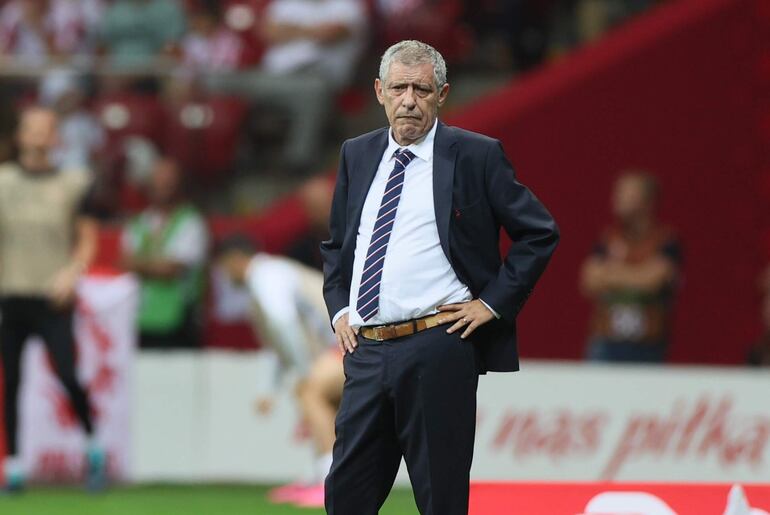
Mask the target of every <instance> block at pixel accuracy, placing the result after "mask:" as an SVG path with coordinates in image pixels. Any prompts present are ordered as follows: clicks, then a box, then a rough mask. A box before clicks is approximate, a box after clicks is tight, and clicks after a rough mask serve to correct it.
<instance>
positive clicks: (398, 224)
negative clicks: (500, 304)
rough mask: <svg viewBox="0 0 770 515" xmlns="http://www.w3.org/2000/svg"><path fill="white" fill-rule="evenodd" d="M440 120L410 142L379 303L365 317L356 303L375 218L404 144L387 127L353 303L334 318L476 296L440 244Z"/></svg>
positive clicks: (361, 234)
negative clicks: (436, 198) (436, 154)
mask: <svg viewBox="0 0 770 515" xmlns="http://www.w3.org/2000/svg"><path fill="white" fill-rule="evenodd" d="M436 126H437V123H434V124H433V128H432V129H431V130H430V132H429V133H428V134H427V136H425V138H424V139H423V140H422V141H420V142H418V143H414V144H412V145H409V146H408V147H406V148H407V149H409V150H410V151H411V152H412V153H413V154H414V155H415V158H414V159H413V160H412V162H411V163H409V166H407V167H406V171H405V173H404V187H403V190H402V193H401V199H400V200H399V204H398V210H397V211H396V219H395V222H394V224H393V232H392V233H391V235H390V241H389V242H388V248H387V250H386V253H385V262H384V264H383V270H382V280H381V283H380V299H379V303H380V308H379V311H378V312H377V314H376V315H375V316H373V317H372V318H370V319H369V320H368V321H366V322H365V323H364V321H363V320H362V318H361V316H360V315H359V314H358V313H357V312H356V310H355V309H351V307H353V308H354V307H355V305H356V300H357V299H358V288H359V285H360V283H361V273H362V269H363V265H364V261H365V260H366V251H367V249H368V248H369V243H370V240H371V237H372V231H373V230H374V222H375V220H376V219H377V212H378V211H379V209H380V203H381V202H382V196H383V193H384V192H385V184H386V183H387V182H388V177H389V176H390V173H391V172H392V171H393V167H394V165H395V159H394V158H393V153H394V152H395V151H396V150H397V149H399V148H403V147H401V146H400V145H398V143H396V141H395V140H394V139H393V134H392V131H388V148H387V149H385V153H384V154H383V155H382V159H381V160H380V165H379V167H378V168H377V174H376V175H375V176H374V181H373V182H372V185H371V187H370V188H369V193H368V194H367V195H366V201H365V202H364V208H363V211H362V212H361V222H360V224H359V226H358V236H357V238H356V251H355V257H354V261H353V280H352V283H351V285H350V286H351V287H350V304H349V306H348V307H347V308H344V309H342V310H340V312H339V313H337V314H336V315H335V316H334V319H333V322H336V321H337V319H339V317H340V316H342V315H343V314H345V313H346V312H349V313H350V317H349V324H350V325H351V326H354V327H360V326H362V325H383V324H390V323H393V322H402V321H405V320H411V319H414V318H419V317H423V316H426V315H430V314H433V313H436V312H437V311H438V310H437V309H436V308H437V307H438V306H440V305H442V304H450V303H454V302H465V301H469V300H471V298H472V297H471V292H470V290H469V289H468V287H467V286H466V285H464V284H463V283H462V282H460V279H458V278H457V274H455V272H454V270H453V269H452V265H451V264H450V263H449V260H448V259H447V257H446V255H445V254H444V251H443V250H442V248H441V241H440V240H439V235H438V227H437V226H436V211H435V209H434V204H433V142H434V140H435V137H436Z"/></svg>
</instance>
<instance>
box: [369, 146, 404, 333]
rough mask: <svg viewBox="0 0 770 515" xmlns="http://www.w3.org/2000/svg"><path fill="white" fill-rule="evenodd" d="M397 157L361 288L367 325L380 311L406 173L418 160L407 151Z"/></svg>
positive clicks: (398, 151)
mask: <svg viewBox="0 0 770 515" xmlns="http://www.w3.org/2000/svg"><path fill="white" fill-rule="evenodd" d="M393 157H394V158H395V159H396V165H395V166H394V167H393V171H392V172H390V177H388V182H387V184H386V185H385V193H384V194H383V195H382V202H381V203H380V210H379V211H378V212H377V220H375V222H374V230H373V231H372V239H371V240H370V242H369V249H368V250H367V251H366V260H365V261H364V270H363V272H362V274H361V284H360V285H359V286H358V293H359V295H358V300H357V301H356V311H357V312H358V314H359V315H360V316H361V318H362V319H363V321H364V322H366V321H367V320H369V319H370V318H372V317H373V316H374V315H376V314H377V312H378V311H379V310H380V302H379V301H380V282H381V280H382V266H383V264H384V262H385V252H386V251H387V248H388V242H389V241H390V233H391V232H392V231H393V222H394V221H395V220H396V210H397V209H398V201H399V199H400V198H401V190H402V189H403V187H404V170H405V169H406V167H407V166H409V163H410V162H411V161H412V159H414V154H412V153H411V152H410V151H409V150H406V149H398V150H396V152H395V153H394V154H393Z"/></svg>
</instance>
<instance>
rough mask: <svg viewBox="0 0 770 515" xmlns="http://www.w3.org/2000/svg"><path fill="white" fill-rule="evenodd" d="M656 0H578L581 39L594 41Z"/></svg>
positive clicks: (578, 22) (578, 23) (577, 11)
mask: <svg viewBox="0 0 770 515" xmlns="http://www.w3.org/2000/svg"><path fill="white" fill-rule="evenodd" d="M655 2H656V0H578V1H577V9H576V16H577V26H578V32H579V34H580V39H581V40H583V41H593V40H595V39H596V38H598V37H599V36H601V35H602V34H603V33H604V32H606V31H607V30H608V29H610V28H611V27H612V26H614V25H617V24H618V23H620V22H622V21H624V20H626V19H627V18H629V17H631V16H633V15H635V14H638V13H640V12H642V11H644V10H645V9H647V8H649V7H650V6H651V5H652V4H654V3H655Z"/></svg>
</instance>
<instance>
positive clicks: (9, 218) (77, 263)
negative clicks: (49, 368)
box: [0, 107, 106, 491]
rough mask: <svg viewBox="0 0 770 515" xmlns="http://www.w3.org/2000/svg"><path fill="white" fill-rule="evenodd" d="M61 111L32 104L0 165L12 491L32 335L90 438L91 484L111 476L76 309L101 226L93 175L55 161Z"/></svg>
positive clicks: (0, 292) (1, 345)
mask: <svg viewBox="0 0 770 515" xmlns="http://www.w3.org/2000/svg"><path fill="white" fill-rule="evenodd" d="M57 140H58V134H57V117H56V114H55V113H54V112H53V111H51V110H49V109H45V108H40V107H33V108H29V109H27V110H26V111H24V112H23V113H22V115H21V121H20V124H19V130H18V134H17V144H18V157H17V158H16V159H15V160H13V161H10V162H6V163H4V164H2V165H0V312H1V313H2V322H0V358H2V365H3V380H4V401H5V403H4V418H3V421H4V424H5V438H6V452H7V454H8V455H7V456H6V458H5V461H4V469H5V478H6V489H7V490H9V491H19V490H21V489H22V487H23V486H24V478H25V471H24V470H23V467H22V465H21V461H20V457H19V448H18V392H19V384H20V382H21V368H20V362H21V356H22V351H23V349H24V344H25V342H26V341H27V339H28V338H29V337H30V336H32V335H37V336H40V337H41V338H42V340H43V342H44V343H45V345H46V348H47V350H48V354H49V356H50V357H51V361H52V363H53V369H54V372H55V373H56V375H57V376H58V378H59V380H60V382H61V384H62V386H63V387H64V389H65V390H66V392H67V394H68V395H69V399H70V402H71V404H72V408H73V410H74V412H75V415H76V416H77V419H78V421H79V422H80V425H81V426H82V428H83V430H84V432H85V434H86V436H87V446H86V463H87V480H88V485H89V486H90V487H92V488H100V487H101V486H103V484H104V480H105V466H106V463H105V454H104V451H103V449H102V448H101V447H100V445H99V444H98V442H97V438H96V433H95V429H94V423H93V420H92V417H91V407H90V403H89V399H88V393H87V391H86V389H85V388H84V387H83V385H81V384H80V382H79V381H78V379H77V374H76V366H75V340H74V335H73V326H72V324H73V314H74V307H75V300H76V286H77V283H78V279H79V278H80V276H81V274H82V273H83V272H85V270H86V269H87V268H88V266H89V265H90V264H91V262H92V260H93V258H94V256H95V254H96V248H97V244H98V225H97V222H96V219H95V218H94V217H93V216H92V215H91V214H90V212H89V207H88V205H89V203H88V202H87V192H88V190H89V185H90V174H89V173H88V171H86V170H83V169H78V170H66V171H65V170H63V169H61V168H57V167H56V166H55V165H54V164H53V162H52V153H53V149H54V147H55V146H56V144H57Z"/></svg>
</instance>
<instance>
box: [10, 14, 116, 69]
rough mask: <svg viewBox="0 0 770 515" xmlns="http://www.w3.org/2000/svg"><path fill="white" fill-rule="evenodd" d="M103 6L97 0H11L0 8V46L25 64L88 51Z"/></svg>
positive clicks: (42, 62)
mask: <svg viewBox="0 0 770 515" xmlns="http://www.w3.org/2000/svg"><path fill="white" fill-rule="evenodd" d="M103 10H104V4H103V2H102V1H101V0H12V1H10V2H8V3H6V4H5V5H4V6H3V8H2V10H1V11H0V50H2V52H3V53H4V54H9V55H13V56H15V57H17V58H19V59H20V60H22V61H23V63H24V64H29V65H42V64H45V63H46V62H47V61H48V59H49V58H50V57H52V56H61V55H64V56H72V55H81V56H82V55H91V54H92V53H93V50H94V48H95V39H96V30H97V24H98V23H99V20H100V17H101V14H102V12H103Z"/></svg>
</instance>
